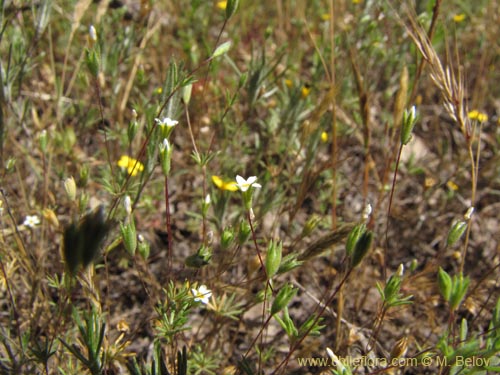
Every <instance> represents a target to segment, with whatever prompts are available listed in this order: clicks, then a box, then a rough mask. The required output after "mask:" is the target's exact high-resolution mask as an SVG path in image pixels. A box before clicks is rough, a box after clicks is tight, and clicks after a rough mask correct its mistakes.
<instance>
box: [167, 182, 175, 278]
mask: <svg viewBox="0 0 500 375" xmlns="http://www.w3.org/2000/svg"><path fill="white" fill-rule="evenodd" d="M168 195H169V194H168V176H165V217H166V222H167V237H168V239H167V240H168V252H167V273H168V275H170V271H171V269H172V254H173V253H172V251H173V248H172V225H171V223H170V216H171V215H170V201H169V196H168Z"/></svg>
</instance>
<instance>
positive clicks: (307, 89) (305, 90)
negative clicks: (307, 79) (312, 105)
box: [300, 83, 311, 99]
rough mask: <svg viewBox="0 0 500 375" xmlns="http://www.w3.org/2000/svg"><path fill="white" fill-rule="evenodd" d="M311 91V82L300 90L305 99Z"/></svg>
mask: <svg viewBox="0 0 500 375" xmlns="http://www.w3.org/2000/svg"><path fill="white" fill-rule="evenodd" d="M310 92H311V86H310V85H309V84H307V83H306V84H305V85H304V86H302V89H301V90H300V93H301V95H302V99H305V98H307V97H308V96H309V93H310Z"/></svg>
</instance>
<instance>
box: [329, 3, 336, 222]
mask: <svg viewBox="0 0 500 375" xmlns="http://www.w3.org/2000/svg"><path fill="white" fill-rule="evenodd" d="M329 31H330V35H329V37H330V50H331V52H330V53H331V55H330V87H335V84H336V82H335V11H334V5H333V0H330V30H329ZM331 100H332V166H333V168H332V180H333V181H332V183H333V184H332V230H335V229H336V227H337V158H338V144H337V113H336V106H337V103H336V100H335V94H334V95H332V98H331Z"/></svg>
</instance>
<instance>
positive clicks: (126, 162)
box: [118, 155, 144, 176]
mask: <svg viewBox="0 0 500 375" xmlns="http://www.w3.org/2000/svg"><path fill="white" fill-rule="evenodd" d="M118 166H119V167H120V168H123V169H125V168H127V172H128V174H129V175H131V176H135V175H136V174H137V173H139V172H142V171H143V170H144V165H142V163H141V162H140V161H138V160H135V159H133V158H130V157H128V156H127V155H123V156H122V157H121V158H120V160H118Z"/></svg>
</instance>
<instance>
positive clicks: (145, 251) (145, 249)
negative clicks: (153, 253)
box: [137, 234, 151, 260]
mask: <svg viewBox="0 0 500 375" xmlns="http://www.w3.org/2000/svg"><path fill="white" fill-rule="evenodd" d="M137 240H138V244H137V251H138V252H139V254H140V256H141V257H142V259H144V260H147V259H148V258H149V253H150V250H151V249H150V247H149V243H148V242H146V240H145V239H144V237H143V236H142V235H140V234H139V235H138V236H137Z"/></svg>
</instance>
